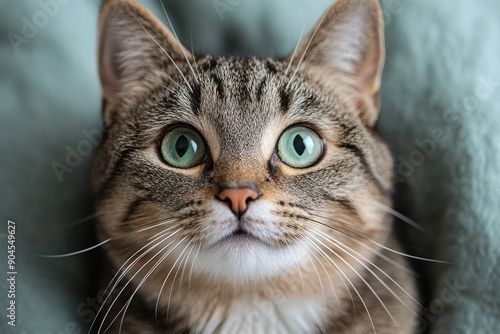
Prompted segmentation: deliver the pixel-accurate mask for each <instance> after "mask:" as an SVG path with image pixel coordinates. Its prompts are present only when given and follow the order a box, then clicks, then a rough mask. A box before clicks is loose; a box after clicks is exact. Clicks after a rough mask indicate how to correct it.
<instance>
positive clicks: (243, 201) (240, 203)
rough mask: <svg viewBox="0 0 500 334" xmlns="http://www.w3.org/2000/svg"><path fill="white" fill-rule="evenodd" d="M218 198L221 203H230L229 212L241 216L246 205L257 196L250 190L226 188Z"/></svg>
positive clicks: (257, 195)
mask: <svg viewBox="0 0 500 334" xmlns="http://www.w3.org/2000/svg"><path fill="white" fill-rule="evenodd" d="M218 197H219V199H220V200H221V201H229V202H231V211H233V213H234V214H235V215H236V216H241V215H242V214H243V213H244V212H245V211H246V210H247V203H248V202H250V201H253V200H256V199H257V198H258V197H259V194H258V193H257V192H256V191H255V190H253V189H251V188H227V189H224V190H222V191H221V192H220V193H219V195H218Z"/></svg>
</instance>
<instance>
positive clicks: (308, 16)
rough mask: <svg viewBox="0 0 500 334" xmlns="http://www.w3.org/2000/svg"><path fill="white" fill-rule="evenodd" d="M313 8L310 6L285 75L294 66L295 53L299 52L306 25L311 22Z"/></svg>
mask: <svg viewBox="0 0 500 334" xmlns="http://www.w3.org/2000/svg"><path fill="white" fill-rule="evenodd" d="M310 9H311V8H310V7H309V14H308V15H307V18H306V20H305V21H304V24H303V25H302V30H301V31H300V35H299V39H298V40H297V44H296V45H295V48H294V49H293V53H292V56H291V57H290V61H289V62H288V65H287V66H286V69H285V76H286V75H287V74H288V71H289V70H290V66H292V63H293V59H294V58H295V54H296V53H297V49H298V48H299V45H300V42H301V41H302V36H303V35H304V32H305V30H306V25H307V22H309V18H310V17H311V10H310Z"/></svg>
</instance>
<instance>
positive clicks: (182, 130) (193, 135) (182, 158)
mask: <svg viewBox="0 0 500 334" xmlns="http://www.w3.org/2000/svg"><path fill="white" fill-rule="evenodd" d="M161 154H162V156H163V159H165V161H166V162H167V163H169V164H170V165H172V166H174V167H178V168H192V167H195V166H197V165H199V164H201V163H202V162H203V161H204V160H205V157H206V155H207V150H206V147H205V142H204V141H203V139H202V138H201V136H200V134H199V133H198V132H196V131H195V130H194V129H192V128H189V127H181V126H179V127H175V128H173V129H171V130H170V131H168V132H167V133H166V134H165V137H163V140H162V142H161Z"/></svg>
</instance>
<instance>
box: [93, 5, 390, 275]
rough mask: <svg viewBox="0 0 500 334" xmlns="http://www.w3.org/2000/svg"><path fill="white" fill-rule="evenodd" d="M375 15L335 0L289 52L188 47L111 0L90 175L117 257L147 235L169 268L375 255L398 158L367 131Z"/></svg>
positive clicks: (260, 270)
mask: <svg viewBox="0 0 500 334" xmlns="http://www.w3.org/2000/svg"><path fill="white" fill-rule="evenodd" d="M380 17H381V14H380V9H379V6H378V4H377V3H376V2H375V1H359V0H356V1H340V2H339V3H337V4H336V5H335V6H333V7H332V8H331V9H330V10H329V11H328V13H327V14H325V16H324V17H323V18H322V20H321V21H320V23H319V24H318V26H317V27H316V28H315V29H314V30H313V32H311V34H310V35H309V36H308V37H307V38H306V39H305V40H304V42H303V44H302V45H301V46H299V48H298V49H297V50H296V51H295V52H294V53H293V54H292V55H290V56H289V57H287V58H285V59H281V60H273V59H263V60H262V59H255V58H224V57H219V58H214V57H211V56H204V57H195V56H193V55H192V54H191V53H190V52H189V51H187V50H186V49H184V47H183V46H182V45H180V43H179V42H178V41H177V40H176V39H175V38H174V37H173V36H172V34H171V33H170V32H169V31H168V30H167V29H166V28H165V27H164V26H163V25H162V24H161V23H159V21H158V20H157V19H156V18H154V17H153V16H152V15H151V14H150V13H149V12H147V10H145V9H144V8H142V7H140V6H139V5H138V4H137V3H135V2H134V1H130V0H116V1H108V2H107V3H106V4H105V6H104V7H103V12H102V15H101V21H100V48H99V55H100V57H99V62H100V64H99V65H100V74H101V82H102V87H103V94H104V100H105V107H104V112H103V120H104V124H105V126H106V129H107V134H106V138H105V140H104V142H103V144H102V146H101V148H100V151H99V153H98V155H97V158H96V163H95V169H94V189H95V192H96V199H97V200H96V205H97V207H98V210H99V211H100V212H102V216H101V219H100V225H99V230H100V235H101V238H103V239H107V238H113V242H112V243H111V244H110V245H108V248H107V251H108V253H109V254H110V255H111V258H112V259H113V260H114V261H116V263H117V264H121V263H123V262H125V260H127V259H128V258H129V257H130V255H131V254H134V253H135V252H138V251H140V250H141V249H142V253H140V254H141V255H142V254H144V255H143V257H142V258H141V259H140V261H141V262H142V263H148V262H147V261H150V262H149V263H150V265H149V266H151V265H153V264H155V263H158V266H159V268H165V270H166V271H167V272H168V271H169V270H170V269H169V268H173V267H176V266H177V267H179V266H182V265H184V266H186V265H187V264H189V265H190V266H191V267H192V268H193V269H192V270H193V271H194V272H195V274H208V276H210V277H212V278H215V279H225V280H227V281H246V280H249V279H257V280H258V279H261V278H266V277H273V276H277V275H280V274H282V273H283V272H287V271H292V270H295V268H297V266H298V265H299V264H301V263H304V262H307V259H310V258H312V257H325V258H327V257H330V260H332V261H334V262H336V263H338V265H339V266H345V262H347V263H348V264H349V263H351V265H352V266H354V267H355V266H357V265H358V264H357V263H356V262H355V261H353V259H352V258H350V257H348V256H345V253H346V252H349V249H351V250H354V251H356V252H359V253H360V254H365V255H366V256H367V257H369V256H372V255H370V253H368V252H367V250H366V249H365V248H362V247H360V245H359V241H360V240H362V239H363V238H367V237H368V236H369V237H370V238H371V239H372V240H379V241H380V240H383V239H384V238H385V237H386V235H387V233H388V230H389V223H388V219H387V217H386V214H385V213H384V211H381V210H380V209H378V207H377V205H380V203H382V204H383V205H388V204H389V194H390V189H391V169H392V161H391V158H390V154H389V153H388V150H387V149H386V147H385V145H384V144H383V143H382V142H381V141H380V139H379V138H378V136H377V135H376V134H375V132H374V131H373V125H374V123H375V121H376V117H377V109H378V101H377V96H378V90H379V81H380V74H381V69H382V62H383V36H382V34H381V18H380ZM115 236H119V237H117V238H115ZM331 240H334V241H331ZM332 242H336V243H338V245H337V248H336V251H334V252H333V253H329V250H331V245H332V244H331V243H332ZM328 245H330V247H328ZM329 248H330V249H329ZM146 252H147V253H146ZM136 254H137V253H136ZM138 256H139V255H138ZM160 259H161V261H159V260H160ZM165 270H164V271H165Z"/></svg>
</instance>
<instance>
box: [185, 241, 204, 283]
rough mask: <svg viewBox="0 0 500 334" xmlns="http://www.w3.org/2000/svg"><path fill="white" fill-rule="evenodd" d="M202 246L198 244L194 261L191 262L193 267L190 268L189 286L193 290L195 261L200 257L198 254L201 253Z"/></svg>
mask: <svg viewBox="0 0 500 334" xmlns="http://www.w3.org/2000/svg"><path fill="white" fill-rule="evenodd" d="M200 250H201V246H198V250H197V251H196V254H195V255H194V258H193V261H192V262H191V269H190V270H189V280H188V287H189V290H191V278H192V277H193V266H194V263H195V262H196V259H197V258H198V254H199V253H200Z"/></svg>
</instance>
